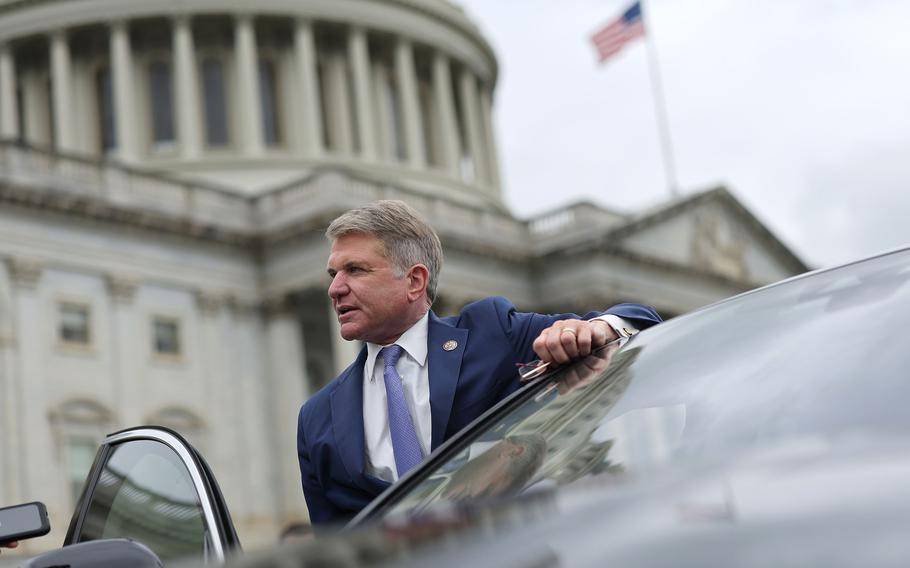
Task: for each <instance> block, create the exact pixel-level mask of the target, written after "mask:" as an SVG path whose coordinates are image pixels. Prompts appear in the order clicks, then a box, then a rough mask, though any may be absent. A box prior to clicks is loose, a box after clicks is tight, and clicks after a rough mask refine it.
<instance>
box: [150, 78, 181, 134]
mask: <svg viewBox="0 0 910 568" xmlns="http://www.w3.org/2000/svg"><path fill="white" fill-rule="evenodd" d="M149 97H150V99H149V100H150V101H151V105H152V134H153V135H154V140H155V144H156V145H165V146H166V145H169V144H173V143H174V139H175V138H174V99H173V85H172V77H171V66H170V64H168V63H167V62H165V61H155V62H153V63H152V64H151V65H149Z"/></svg>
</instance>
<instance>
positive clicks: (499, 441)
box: [395, 345, 636, 511]
mask: <svg viewBox="0 0 910 568" xmlns="http://www.w3.org/2000/svg"><path fill="white" fill-rule="evenodd" d="M616 350H617V346H616V345H610V346H609V347H607V348H604V349H601V350H599V351H597V352H596V353H594V354H592V355H591V356H589V357H586V358H585V359H583V360H581V361H579V362H577V363H575V364H573V365H572V366H570V367H567V368H566V369H563V370H562V371H560V372H558V373H556V374H555V375H553V376H552V377H551V379H549V382H548V384H547V385H546V386H545V387H544V388H543V389H542V390H541V391H539V392H537V393H536V394H535V395H534V397H533V398H531V399H529V400H527V401H526V402H525V403H524V404H522V405H521V406H519V407H518V408H516V409H515V410H514V411H513V412H511V413H509V414H508V415H507V416H506V417H504V418H503V419H502V420H500V421H499V422H498V423H496V424H494V425H493V426H492V427H491V428H489V429H488V430H487V431H486V433H485V434H483V435H482V436H480V437H479V438H477V439H476V440H474V441H473V442H472V443H471V444H470V445H468V446H466V447H465V448H463V449H462V450H461V451H460V452H459V453H458V454H457V455H455V456H454V457H453V458H452V459H450V460H449V461H448V462H447V463H446V464H445V465H443V466H442V467H440V468H438V469H437V471H436V473H435V474H433V475H431V476H430V477H428V478H427V479H425V480H424V481H423V482H422V483H421V484H420V485H419V486H417V487H416V488H415V489H414V490H412V491H411V492H410V493H409V494H408V495H407V497H406V498H405V499H404V500H403V501H401V502H400V503H399V504H398V505H397V506H396V507H395V510H396V511H399V510H419V509H422V508H423V507H425V506H427V505H429V504H431V503H435V502H439V501H449V502H451V501H460V500H463V499H474V498H478V497H494V496H503V495H511V494H515V493H517V492H520V491H521V490H523V489H525V488H527V487H529V486H533V485H542V486H543V485H547V484H563V483H568V482H571V481H573V480H575V479H578V478H579V477H581V476H583V475H586V474H588V473H591V472H595V473H597V472H602V471H609V470H612V469H615V468H617V467H618V466H617V464H615V463H614V462H613V461H611V458H610V457H608V454H609V453H610V450H611V447H612V446H613V444H614V441H613V439H611V438H610V437H605V436H604V434H605V432H606V431H605V430H604V429H603V428H602V427H601V422H602V420H603V418H604V417H605V416H606V415H607V413H608V412H609V411H610V409H611V408H612V407H613V405H614V404H615V403H616V401H617V400H618V398H619V396H620V395H621V394H622V392H623V391H624V390H625V388H626V387H627V385H628V382H629V381H628V374H627V373H624V372H623V369H626V368H627V367H628V366H629V364H630V363H631V362H632V361H634V360H635V356H636V350H634V349H632V350H629V351H627V352H620V353H619V354H618V355H616V356H615V358H614V355H615V354H616ZM611 359H612V363H611ZM608 366H609V375H610V376H609V377H605V370H606V369H607V368H608ZM625 451H627V452H628V451H634V450H633V449H632V448H629V447H628V445H627V447H626V448H625Z"/></svg>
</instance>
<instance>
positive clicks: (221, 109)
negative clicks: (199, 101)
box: [202, 57, 230, 146]
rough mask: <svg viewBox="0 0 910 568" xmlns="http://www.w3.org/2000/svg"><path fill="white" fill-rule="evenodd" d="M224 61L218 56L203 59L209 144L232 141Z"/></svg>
mask: <svg viewBox="0 0 910 568" xmlns="http://www.w3.org/2000/svg"><path fill="white" fill-rule="evenodd" d="M225 87H226V80H225V74H224V62H223V61H221V59H219V58H217V57H206V58H205V59H204V60H203V61H202V96H203V100H204V102H205V105H204V106H205V140H206V142H207V143H208V145H209V146H226V145H228V144H229V143H230V136H229V132H228V119H227V116H228V115H227V93H226V92H225Z"/></svg>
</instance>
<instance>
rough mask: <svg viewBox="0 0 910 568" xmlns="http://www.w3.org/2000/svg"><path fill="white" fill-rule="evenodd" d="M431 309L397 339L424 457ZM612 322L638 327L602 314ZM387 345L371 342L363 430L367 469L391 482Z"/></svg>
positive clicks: (625, 330) (625, 329)
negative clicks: (381, 354) (384, 357)
mask: <svg viewBox="0 0 910 568" xmlns="http://www.w3.org/2000/svg"><path fill="white" fill-rule="evenodd" d="M429 317H430V316H429V313H426V314H424V316H423V317H422V318H420V321H418V322H417V323H415V324H414V325H413V326H411V327H410V329H408V330H407V331H406V332H404V334H402V336H401V337H399V338H398V340H397V341H395V345H400V346H401V348H402V349H403V353H402V354H401V357H400V358H399V359H398V364H397V365H396V366H395V369H396V370H397V371H398V375H399V376H400V377H401V386H402V389H403V391H404V397H405V400H407V403H408V410H410V411H411V419H412V420H413V422H414V430H416V431H417V439H418V440H419V441H420V448H421V449H422V450H423V455H424V457H426V456H428V455H430V440H431V435H432V432H431V429H432V414H431V412H430V369H429V361H428V360H427V334H428V331H429V321H430V320H429ZM594 319H602V320H604V321H606V322H607V323H608V324H610V327H612V328H613V329H614V330H615V331H616V332H617V333H618V334H619V335H620V336H624V337H628V335H629V332H630V330H634V327H633V326H632V325H631V324H629V322H628V321H626V320H624V319H622V318H620V317H617V316H614V315H611V314H607V315H604V316H600V317H599V318H594ZM383 347H385V346H384V345H378V344H376V343H369V342H367V359H366V362H365V363H364V364H363V434H364V441H365V449H366V471H367V473H368V474H370V475H372V476H374V477H378V478H379V479H382V480H384V481H388V482H390V483H392V482H395V481H397V480H398V470H397V468H396V467H395V452H394V450H393V449H392V434H391V432H390V431H389V410H388V404H387V402H386V392H385V379H384V377H383V368H384V365H383V364H377V361H376V360H377V359H378V358H379V352H380V351H381V350H382V348H383Z"/></svg>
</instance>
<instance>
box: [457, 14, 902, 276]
mask: <svg viewBox="0 0 910 568" xmlns="http://www.w3.org/2000/svg"><path fill="white" fill-rule="evenodd" d="M455 1H456V2H458V3H460V4H461V5H462V6H464V7H465V9H466V11H467V12H468V13H469V15H471V16H472V18H473V20H474V21H475V22H477V24H478V25H479V26H480V28H481V30H482V31H483V32H484V34H485V35H486V37H487V38H488V40H489V41H490V42H491V43H492V45H493V47H494V49H495V50H496V53H497V55H498V58H499V63H500V77H499V84H498V87H497V93H496V109H495V112H496V124H497V128H498V136H499V149H500V162H501V167H502V174H503V178H504V184H505V191H506V200H507V203H508V204H509V206H510V207H511V208H512V210H513V211H514V212H515V213H517V214H518V215H519V216H527V215H530V214H534V213H539V212H543V211H545V210H548V209H552V208H554V207H557V206H559V205H560V204H565V203H568V202H570V201H575V200H578V199H591V200H593V201H595V202H596V203H599V204H601V205H604V206H607V207H611V208H614V209H617V210H619V211H627V212H633V211H636V210H638V209H641V208H643V207H647V206H650V205H653V204H655V203H657V202H659V201H660V200H662V199H666V198H667V196H668V192H667V189H666V183H665V181H664V180H665V178H664V172H663V169H662V163H661V154H660V146H659V138H658V134H657V122H656V118H655V113H654V102H653V99H652V95H651V84H650V81H649V76H648V56H647V50H646V46H645V43H644V42H642V41H638V42H637V43H635V44H633V45H630V46H629V47H627V48H626V50H625V51H623V52H622V53H620V54H619V55H618V56H615V57H614V58H613V59H611V60H610V61H608V62H607V63H606V64H604V65H602V66H599V65H597V64H596V58H595V54H594V50H593V48H592V47H591V44H590V41H589V36H590V35H591V33H592V32H594V31H595V30H596V29H598V28H599V27H601V26H602V25H603V24H605V23H607V22H609V21H610V20H611V19H613V18H614V17H615V16H617V15H618V14H619V13H621V12H622V11H623V10H624V9H625V8H626V7H628V5H630V4H631V2H630V0H561V1H556V0H455ZM645 10H646V14H645V17H646V19H647V23H648V25H649V29H648V33H649V35H650V37H651V40H652V41H654V42H655V43H654V45H655V46H656V50H657V54H658V58H659V61H660V67H661V71H662V77H663V84H664V91H665V95H666V102H667V110H668V113H669V124H670V130H671V133H672V139H673V146H674V150H675V154H676V166H677V172H678V175H677V177H678V179H679V184H680V186H681V187H682V190H683V193H691V192H695V191H699V190H702V189H706V188H709V187H714V186H716V185H718V184H723V185H725V186H726V187H727V188H728V189H729V190H730V191H732V192H733V194H734V195H735V196H736V197H737V198H738V199H739V200H740V201H742V202H743V204H744V205H745V206H746V207H748V208H749V209H750V210H751V211H752V212H753V213H754V214H755V215H756V216H757V217H758V218H759V219H760V220H761V221H762V222H763V223H765V225H766V226H768V227H769V228H770V229H771V230H772V231H773V232H774V233H775V234H776V235H777V236H778V237H779V238H781V239H782V240H783V241H784V243H785V244H787V245H788V246H790V247H791V249H792V250H793V251H794V252H795V253H796V254H797V255H798V256H800V257H801V258H802V259H803V260H804V261H805V262H807V263H808V264H810V265H811V266H827V265H830V264H834V263H839V262H843V261H847V260H851V259H853V258H857V257H860V256H864V255H867V254H871V253H874V252H879V251H881V250H884V249H887V248H892V247H895V246H898V245H901V244H905V243H910V34H908V33H907V32H906V26H907V24H908V23H910V2H908V1H906V0H804V1H792V0H763V1H761V2H757V1H755V0H651V1H650V2H648V3H647V4H646V5H645Z"/></svg>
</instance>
